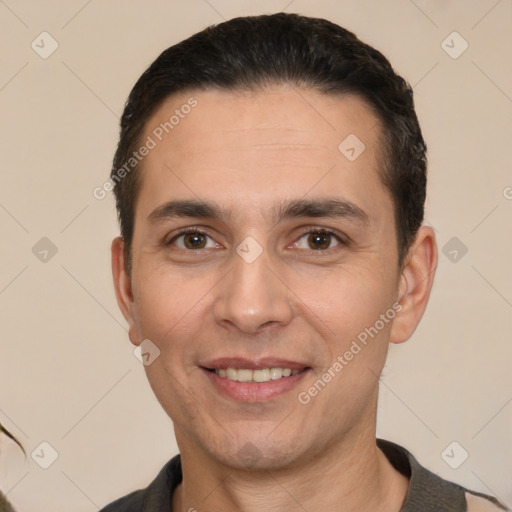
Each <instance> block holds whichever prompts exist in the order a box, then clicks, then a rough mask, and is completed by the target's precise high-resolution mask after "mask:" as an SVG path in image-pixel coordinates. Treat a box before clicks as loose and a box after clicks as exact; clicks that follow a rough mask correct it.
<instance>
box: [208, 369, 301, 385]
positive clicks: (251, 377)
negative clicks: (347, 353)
mask: <svg viewBox="0 0 512 512" xmlns="http://www.w3.org/2000/svg"><path fill="white" fill-rule="evenodd" d="M307 369H308V367H304V368H302V369H293V370H292V369H291V368H261V369H257V370H251V369H248V368H215V369H210V370H209V371H210V372H213V373H215V374H216V375H218V376H219V377H222V378H225V379H227V380H232V381H235V382H246V383H255V384H259V383H262V382H270V381H275V380H280V379H286V378H289V377H294V376H295V375H298V374H299V373H302V372H304V371H306V370H307Z"/></svg>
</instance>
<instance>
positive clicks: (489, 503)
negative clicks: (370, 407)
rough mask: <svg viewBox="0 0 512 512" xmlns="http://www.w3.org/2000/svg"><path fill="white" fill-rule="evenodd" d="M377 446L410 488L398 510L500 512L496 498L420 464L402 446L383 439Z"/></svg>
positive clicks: (503, 508)
mask: <svg viewBox="0 0 512 512" xmlns="http://www.w3.org/2000/svg"><path fill="white" fill-rule="evenodd" d="M377 445H378V447H379V448H380V449H381V450H382V452H383V453H384V454H385V455H386V457H387V458H388V460H389V461H390V463H391V464H392V465H393V467H394V468H395V469H396V470H397V471H399V472H400V473H402V474H404V475H405V476H407V477H408V478H409V489H408V492H407V496H406V499H405V502H404V505H403V507H402V510H401V512H412V511H416V510H422V511H424V512H503V511H506V510H507V508H506V507H503V506H502V505H501V504H500V503H499V502H498V501H497V500H496V499H495V498H492V497H491V496H487V495H485V494H479V493H476V492H473V491H469V490H468V489H465V488H464V487H462V486H461V485H459V484H456V483H454V482H450V481H448V480H445V479H443V478H441V477H440V476H438V475H436V474H434V473H432V472H431V471H429V470H428V469H426V468H425V467H423V466H422V465H421V464H420V463H419V462H418V461H417V460H416V459H415V457H414V456H413V455H412V454H411V453H410V452H408V451H407V450H406V449H405V448H403V447H402V446H399V445H397V444H395V443H392V442H390V441H385V440H383V439H378V440H377Z"/></svg>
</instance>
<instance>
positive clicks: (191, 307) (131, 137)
mask: <svg viewBox="0 0 512 512" xmlns="http://www.w3.org/2000/svg"><path fill="white" fill-rule="evenodd" d="M425 151H426V146H425V143H424V141H423V138H422V135H421V131H420V128H419V125H418V121H417V118H416V114H415V111H414V105H413V99H412V91H411V89H410V87H409V86H408V85H407V84H406V83H405V81H404V80H403V79H402V78H401V77H399V76H397V75H396V74H395V73H394V71H393V69H392V67H391V66H390V64H389V63H388V61H387V60H386V59H385V58H384V57H383V56H382V55H381V54H380V53H379V52H378V51H376V50H375V49H373V48H371V47H369V46H367V45H366V44H364V43H362V42H361V41H359V40H358V39H357V38H356V37H355V36H354V35H353V34H351V33H350V32H348V31H346V30H345V29H343V28H341V27H339V26H337V25H334V24H333V23H330V22H328V21H325V20H320V19H311V18H306V17H301V16H298V15H292V14H282V13H281V14H276V15H272V16H259V17H248V18H238V19H234V20H231V21H228V22H226V23H223V24H221V25H218V26H215V27H210V28H207V29H206V30H204V31H202V32H200V33H198V34H196V35H194V36H192V37H191V38H189V39H187V40H185V41H183V42H181V43H179V44H177V45H175V46H173V47H171V48H169V49H167V50H166V51H164V52H163V53H162V54H161V55H160V57H159V58H158V59H157V60H156V61H155V62H154V63H153V64H152V65H151V66H150V67H149V68H148V70H146V71H145V73H144V74H143V75H142V76H141V78H140V79H139V81H138V82H137V84H136V85H135V87H134V89H133V90H132V92H131V94H130V97H129V99H128V102H127V104H126V107H125V111H124V114H123V117H122V121H121V137H120V142H119V146H118V149H117V152H116V155H115V158H114V165H113V169H112V173H111V179H112V182H113V184H114V185H115V188H114V191H115V194H116V200H117V208H118V213H119V219H120V224H121V237H119V238H116V239H115V240H114V241H113V244H112V264H113V274H114V282H115V288H116V295H117V299H118V303H119V306H120V308H121V310H122V312H123V314H124V316H125V318H126V320H127V322H128V324H129V336H130V340H131V341H132V343H133V344H134V345H137V346H140V347H141V354H142V358H143V361H144V364H145V368H146V373H147V376H148V379H149V382H150V384H151V386H152V389H153V390H154V392H155V394H156V396H157V398H158V400H159V401H160V403H161V405H162V407H163V408H164V409H165V411H166V412H167V414H168V415H169V416H170V418H171V419H172V420H173V424H174V429H175V434H176V440H177V443H178V446H179V450H180V456H177V457H175V458H173V459H172V460H171V461H170V462H169V463H168V464H167V465H166V466H165V467H164V468H163V469H162V471H161V473H160V474H159V475H158V476H157V478H156V479H155V480H154V481H153V483H152V484H151V485H150V486H149V487H148V488H147V489H145V490H141V491H137V492H135V493H133V494H131V495H129V496H127V497H125V498H121V499H120V500H118V501H116V502H115V503H113V504H111V505H109V506H107V507H106V508H105V509H104V511H106V512H114V511H115V512H121V511H123V512H124V511H130V512H131V511H146V512H149V511H151V512H158V511H169V510H173V511H174V512H178V511H179V512H182V511H189V512H191V511H199V512H207V511H211V512H218V511H247V512H249V511H256V510H258V511H260V510H264V511H274V510H275V511H284V510H290V511H292V510H297V511H303V510H307V511H311V512H313V511H320V510H321V511H326V510H328V511H338V510H343V511H356V510H357V511H361V512H364V511H376V510H379V511H389V512H398V511H403V512H411V511H419V510H421V511H434V510H435V511H437V512H440V511H463V510H470V511H475V510H500V506H499V504H498V503H497V502H496V500H494V499H492V498H490V497H483V496H481V495H480V496H478V495H477V494H476V493H471V492H469V491H467V490H465V489H463V488H462V487H460V486H458V485H456V484H452V483H449V482H446V481H444V480H442V479H441V478H439V477H437V476H435V475H434V474H432V473H430V472H429V471H427V470H426V469H424V468H423V467H421V466H420V465H419V464H418V462H417V461H416V460H415V459H414V458H413V456H412V455H411V454H409V453H408V452H407V451H406V450H404V449H403V448H401V447H400V446H398V445H395V444H393V443H390V442H386V441H383V440H376V410H377V398H378V382H379V381H378V379H379V376H380V373H381V371H382V368H383V366H384V363H385V360H386V355H387V350H388V345H389V343H390V342H392V343H401V342H403V341H406V340H407V339H408V338H409V337H410V336H411V335H412V333H413V332H414V330H415V328H416V327H417V325H418V323H419V321H420V319H421V317H422V315H423V313H424V311H425V308H426V305H427V302H428V298H429V294H430V290H431V287H432V283H433V278H434V272H435V268H436V264H437V249H436V243H435V237H434V233H433V231H432V229H430V228H429V227H427V226H422V225H421V224H422V220H423V205H424V200H425V189H426V158H425Z"/></svg>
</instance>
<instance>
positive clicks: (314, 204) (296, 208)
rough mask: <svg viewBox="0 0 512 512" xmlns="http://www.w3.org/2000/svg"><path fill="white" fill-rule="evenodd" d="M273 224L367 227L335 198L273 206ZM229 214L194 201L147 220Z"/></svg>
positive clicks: (364, 218)
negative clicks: (327, 222) (298, 221)
mask: <svg viewBox="0 0 512 512" xmlns="http://www.w3.org/2000/svg"><path fill="white" fill-rule="evenodd" d="M271 214H272V221H273V222H274V223H275V224H278V223H279V222H282V221H284V220H287V219H293V218H300V217H324V218H332V219H335V218H338V219H339V218H346V219H349V220H352V221H356V222H358V223H360V224H366V225H367V224H369V222H370V217H369V216H368V214H367V213H366V212H365V211H364V210H362V209H361V208H360V207H359V206H357V205H356V204H354V203H352V202H350V201H347V200H345V199H339V198H321V199H310V200H307V199H295V200H292V201H289V202H287V203H282V204H279V205H277V206H276V207H274V208H273V209H272V210H271ZM230 216H231V215H230V211H229V210H227V209H225V208H223V207H221V206H220V205H218V204H217V203H214V202H209V201H201V200H194V199H175V200H172V201H168V202H166V203H164V204H162V205H160V206H158V207H157V208H155V209H154V210H153V211H152V212H151V213H150V214H149V216H148V219H149V221H150V222H151V223H152V224H158V223H160V222H164V221H166V220H169V219H173V218H186V217H190V218H200V219H211V220H219V221H225V220H227V219H229V218H230Z"/></svg>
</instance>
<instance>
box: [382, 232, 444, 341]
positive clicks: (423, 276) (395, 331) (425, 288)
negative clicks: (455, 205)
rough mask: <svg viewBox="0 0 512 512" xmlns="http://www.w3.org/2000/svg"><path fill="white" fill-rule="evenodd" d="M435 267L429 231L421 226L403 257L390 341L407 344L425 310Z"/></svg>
mask: <svg viewBox="0 0 512 512" xmlns="http://www.w3.org/2000/svg"><path fill="white" fill-rule="evenodd" d="M436 267H437V245H436V239H435V234H434V231H433V230H432V228H430V227H428V226H422V227H421V228H420V229H419V230H418V233H417V234H416V238H415V240H414V243H413V244H412V246H411V248H410V249H409V252H408V254H407V258H406V261H405V263H404V267H403V269H402V273H401V276H400V283H399V286H398V298H397V302H398V303H399V304H400V305H401V306H402V309H401V310H400V312H399V314H398V315H397V316H396V318H395V320H394V322H393V327H392V330H391V337H390V341H391V342H392V343H402V342H404V341H407V340H408V339H409V338H410V337H411V336H412V334H413V332H414V331H415V330H416V327H417V326H418V324H419V322H420V320H421V318H422V316H423V314H424V312H425V309H426V307H427V303H428V299H429V297H430V291H431V290H432V285H433V283H434V275H435V271H436Z"/></svg>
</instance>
